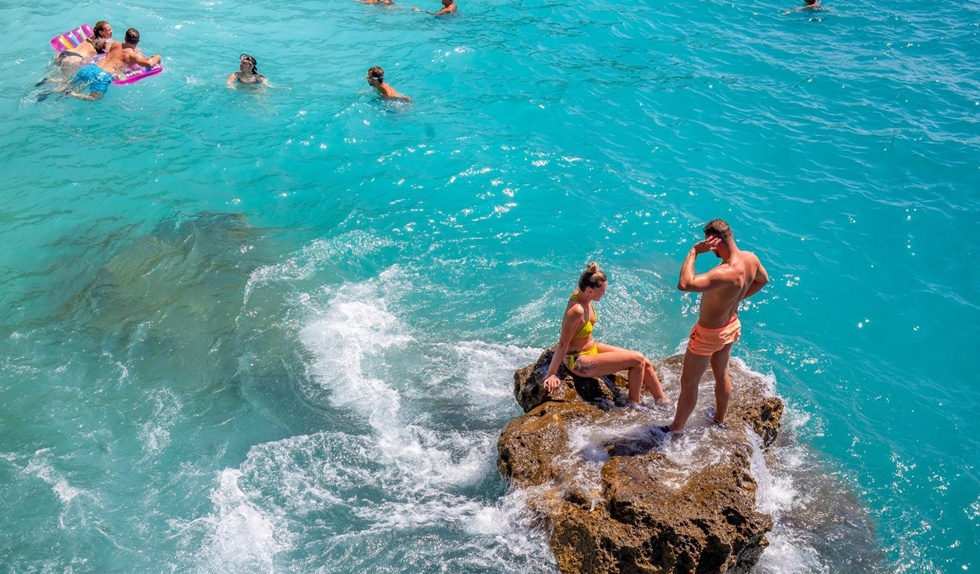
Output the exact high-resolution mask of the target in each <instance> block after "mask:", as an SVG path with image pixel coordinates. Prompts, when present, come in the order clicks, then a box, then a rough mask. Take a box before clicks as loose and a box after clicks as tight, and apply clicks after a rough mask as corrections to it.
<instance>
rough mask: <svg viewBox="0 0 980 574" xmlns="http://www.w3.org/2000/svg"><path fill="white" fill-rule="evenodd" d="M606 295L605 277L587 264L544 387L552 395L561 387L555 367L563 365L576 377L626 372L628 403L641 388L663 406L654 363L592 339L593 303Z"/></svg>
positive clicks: (570, 301) (564, 320)
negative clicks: (641, 386)
mask: <svg viewBox="0 0 980 574" xmlns="http://www.w3.org/2000/svg"><path fill="white" fill-rule="evenodd" d="M605 293H606V274H605V273H604V272H603V271H602V270H601V269H599V266H598V265H597V264H595V263H589V265H588V267H586V268H585V272H584V273H582V276H581V277H580V278H579V280H578V289H576V290H575V292H574V293H572V296H571V297H570V298H569V299H568V306H567V307H566V308H565V317H564V318H562V321H561V335H559V338H558V346H557V347H555V356H554V357H553V358H552V359H551V365H550V366H549V367H548V376H547V378H545V380H544V386H545V388H546V389H547V390H548V392H554V391H555V390H556V389H557V388H558V386H559V385H560V384H561V381H560V380H559V379H558V367H559V366H560V365H561V364H562V363H564V364H565V366H566V367H568V370H569V371H571V372H572V373H574V374H575V375H578V376H579V377H601V376H604V375H612V374H614V373H618V372H619V371H624V370H628V371H629V375H628V377H627V378H628V379H629V399H630V402H631V403H639V402H640V385H643V386H645V387H646V388H647V389H648V390H649V391H650V394H652V395H653V398H654V400H656V401H657V403H658V404H660V403H666V402H667V395H666V394H665V393H664V389H663V387H661V386H660V379H659V378H657V373H656V372H655V371H654V370H653V364H652V363H650V361H649V360H648V359H647V358H646V357H644V356H643V354H642V353H640V352H638V351H627V350H626V349H620V348H619V347H613V346H612V345H604V344H602V343H597V342H596V341H595V339H593V338H592V327H593V326H594V325H595V323H596V321H598V320H599V316H598V315H597V314H596V312H595V309H594V308H593V307H592V302H593V301H598V300H599V299H601V298H602V296H603V295H605Z"/></svg>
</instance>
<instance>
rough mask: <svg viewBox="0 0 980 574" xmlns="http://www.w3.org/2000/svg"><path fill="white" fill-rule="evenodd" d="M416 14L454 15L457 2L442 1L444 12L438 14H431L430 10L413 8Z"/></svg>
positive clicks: (433, 13) (451, 0)
mask: <svg viewBox="0 0 980 574" xmlns="http://www.w3.org/2000/svg"><path fill="white" fill-rule="evenodd" d="M412 10H414V11H416V12H425V13H426V14H432V15H433V16H445V15H446V14H453V13H455V12H456V2H455V1H454V0H442V10H439V11H438V12H429V11H428V10H419V9H418V8H412Z"/></svg>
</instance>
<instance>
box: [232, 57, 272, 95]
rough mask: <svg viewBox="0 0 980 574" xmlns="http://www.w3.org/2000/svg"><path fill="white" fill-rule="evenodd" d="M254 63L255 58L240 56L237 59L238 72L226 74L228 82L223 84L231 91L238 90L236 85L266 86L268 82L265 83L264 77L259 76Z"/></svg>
mask: <svg viewBox="0 0 980 574" xmlns="http://www.w3.org/2000/svg"><path fill="white" fill-rule="evenodd" d="M256 63H257V62H256V61H255V58H253V57H252V56H249V55H248V54H242V55H241V56H239V57H238V67H239V71H237V72H235V73H233V74H228V80H227V81H226V82H225V83H226V84H227V85H228V87H229V88H231V89H233V90H237V89H238V86H236V84H261V85H263V86H268V85H269V82H268V81H266V79H265V76H263V75H262V74H260V73H259V71H258V70H257V69H256V67H255V66H256Z"/></svg>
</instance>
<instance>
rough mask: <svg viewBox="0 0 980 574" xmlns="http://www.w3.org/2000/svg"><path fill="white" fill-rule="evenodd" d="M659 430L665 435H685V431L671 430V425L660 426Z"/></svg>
mask: <svg viewBox="0 0 980 574" xmlns="http://www.w3.org/2000/svg"><path fill="white" fill-rule="evenodd" d="M657 430H658V431H660V432H662V433H664V434H677V435H679V434H683V433H684V431H674V430H670V426H669V425H663V426H659V427H657Z"/></svg>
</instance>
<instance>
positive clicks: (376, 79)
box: [367, 66, 385, 86]
mask: <svg viewBox="0 0 980 574" xmlns="http://www.w3.org/2000/svg"><path fill="white" fill-rule="evenodd" d="M367 81H368V83H369V84H371V85H372V86H373V85H374V84H375V83H378V84H383V83H385V71H384V70H382V69H381V66H375V67H373V68H371V69H370V70H368V71H367Z"/></svg>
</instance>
